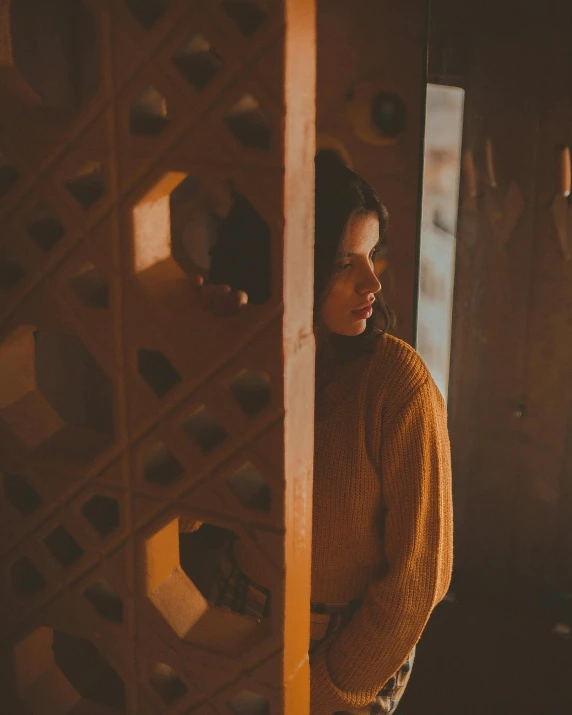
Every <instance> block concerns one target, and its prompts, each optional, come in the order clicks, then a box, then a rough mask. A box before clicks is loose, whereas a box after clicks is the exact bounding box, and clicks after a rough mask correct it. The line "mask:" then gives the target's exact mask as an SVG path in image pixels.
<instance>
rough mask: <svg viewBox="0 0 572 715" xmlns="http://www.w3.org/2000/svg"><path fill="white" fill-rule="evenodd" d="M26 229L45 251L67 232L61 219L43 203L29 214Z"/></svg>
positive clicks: (37, 244) (50, 248)
mask: <svg viewBox="0 0 572 715" xmlns="http://www.w3.org/2000/svg"><path fill="white" fill-rule="evenodd" d="M25 230H26V232H27V234H28V236H30V238H31V239H32V241H34V243H35V244H36V246H38V248H39V249H40V250H41V251H43V252H44V253H48V251H51V250H52V248H53V247H54V246H55V245H56V243H58V242H59V241H60V240H61V239H62V238H63V235H64V233H65V229H64V227H63V226H62V224H61V223H60V221H58V219H57V218H56V217H55V216H53V215H52V214H51V212H50V211H49V210H48V209H47V208H46V207H45V206H43V205H42V204H39V205H38V206H36V207H35V208H34V209H33V211H32V212H31V213H30V215H29V216H28V218H27V220H26V223H25Z"/></svg>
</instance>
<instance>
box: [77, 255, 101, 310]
mask: <svg viewBox="0 0 572 715" xmlns="http://www.w3.org/2000/svg"><path fill="white" fill-rule="evenodd" d="M70 285H71V287H72V288H73V290H74V292H75V294H76V295H77V297H78V298H79V299H80V300H81V302H82V303H83V304H84V305H85V306H86V307H88V308H95V309H97V310H106V309H107V308H109V283H108V281H107V279H106V278H105V276H104V275H103V274H102V273H101V271H100V270H99V269H98V268H96V267H95V266H94V265H93V263H85V264H84V265H83V266H81V268H79V270H78V271H77V272H76V273H75V275H73V276H72V277H71V278H70Z"/></svg>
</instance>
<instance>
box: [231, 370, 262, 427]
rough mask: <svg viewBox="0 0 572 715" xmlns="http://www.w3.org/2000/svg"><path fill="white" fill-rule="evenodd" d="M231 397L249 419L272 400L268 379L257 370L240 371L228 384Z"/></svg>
mask: <svg viewBox="0 0 572 715" xmlns="http://www.w3.org/2000/svg"><path fill="white" fill-rule="evenodd" d="M228 389H229V391H230V394H231V395H232V397H233V398H234V399H235V400H236V402H237V403H238V404H239V405H240V408H241V409H242V411H243V412H244V413H245V414H246V415H248V416H249V417H254V416H255V415H257V414H258V413H259V412H261V411H262V410H263V409H265V408H266V407H268V405H269V404H270V401H271V399H272V392H271V389H270V378H269V377H268V375H267V374H266V373H264V372H260V371H259V370H241V372H239V373H238V375H237V376H236V377H234V378H233V379H232V380H231V382H230V383H229V386H228Z"/></svg>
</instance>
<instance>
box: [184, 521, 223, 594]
mask: <svg viewBox="0 0 572 715" xmlns="http://www.w3.org/2000/svg"><path fill="white" fill-rule="evenodd" d="M194 526H195V524H192V525H191V527H194ZM185 528H186V522H185V520H184V519H183V518H181V519H179V559H180V563H181V568H182V569H183V571H184V572H185V573H186V574H187V576H188V577H189V578H190V579H191V581H192V582H193V583H194V585H195V586H196V587H197V588H198V590H199V591H200V593H201V594H202V595H203V596H204V597H205V598H206V599H207V600H209V599H210V598H211V597H212V596H213V589H214V586H215V580H216V578H217V573H218V566H219V564H220V562H221V561H222V559H223V558H224V556H225V554H226V553H227V552H228V549H229V548H230V546H231V544H232V541H233V539H234V538H235V537H234V534H233V532H232V531H230V530H229V529H223V528H222V527H219V526H214V525H213V524H206V523H205V524H201V525H200V527H199V528H198V529H195V530H193V531H186V530H185Z"/></svg>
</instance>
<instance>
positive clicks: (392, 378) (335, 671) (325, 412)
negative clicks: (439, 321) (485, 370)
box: [198, 160, 453, 715]
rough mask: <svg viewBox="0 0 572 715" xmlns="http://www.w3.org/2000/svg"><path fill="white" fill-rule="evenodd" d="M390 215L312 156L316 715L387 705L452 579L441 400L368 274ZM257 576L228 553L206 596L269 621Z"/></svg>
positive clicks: (212, 296) (234, 296) (240, 301)
mask: <svg viewBox="0 0 572 715" xmlns="http://www.w3.org/2000/svg"><path fill="white" fill-rule="evenodd" d="M386 224H387V212H386V210H385V208H384V207H383V206H382V205H381V203H380V202H379V200H378V198H377V196H376V194H375V191H374V190H373V188H372V187H371V186H370V185H369V184H367V182H365V181H364V180H363V179H361V178H360V177H359V176H357V174H355V173H354V172H352V171H350V170H349V169H347V168H346V167H344V166H342V165H340V164H336V163H333V162H331V161H320V160H317V161H316V224H315V336H316V423H315V457H314V501H313V503H314V507H313V542H312V603H311V624H312V625H311V637H312V641H311V648H310V664H311V714H312V715H332V714H333V713H347V712H349V713H356V714H357V713H359V714H361V715H365V714H368V715H369V714H370V713H371V714H373V713H392V712H394V711H395V709H396V707H397V704H398V702H399V699H400V698H401V696H402V694H403V691H404V689H405V686H406V684H407V681H408V679H409V676H410V673H411V667H412V665H413V660H414V657H415V646H416V643H417V642H418V640H419V638H420V636H421V634H422V632H423V629H424V628H425V625H426V623H427V620H428V618H429V616H430V614H431V611H432V610H433V608H434V607H435V605H436V604H437V603H439V601H441V600H442V599H443V597H444V596H445V594H446V592H447V589H448V586H449V582H450V577H451V570H452V558H453V543H452V540H453V534H452V530H453V516H452V494H451V467H450V449H449V439H448V433H447V417H446V408H445V404H444V402H443V399H442V397H441V394H440V393H439V391H438V389H437V387H436V385H435V383H434V382H433V380H432V378H431V375H430V374H429V372H428V370H427V368H426V367H425V365H424V363H423V361H422V360H421V358H420V357H419V355H418V354H417V353H416V352H415V351H414V350H413V349H412V348H411V347H410V346H409V345H407V344H406V343H404V342H402V341H401V340H399V339H397V338H395V337H392V336H390V335H389V332H388V331H389V330H390V328H391V327H392V314H391V312H390V311H389V310H388V308H387V307H386V305H385V303H384V301H383V298H382V295H381V290H380V289H381V286H380V283H379V281H378V279H377V277H376V274H375V272H374V269H373V260H374V256H375V253H376V251H377V250H378V247H379V245H380V242H381V240H382V238H383V233H384V231H385V228H386ZM198 283H199V284H200V285H202V282H201V281H198ZM233 287H234V288H236V284H235V285H234V286H233ZM200 291H201V294H202V300H203V305H204V306H205V307H206V308H210V309H212V310H213V311H214V312H215V313H217V314H227V313H229V312H231V313H232V312H233V311H236V310H239V309H240V307H241V306H243V305H245V304H246V301H247V296H246V294H245V292H244V291H240V290H231V288H230V287H229V286H228V285H218V286H215V285H211V286H204V287H202V288H201V289H200ZM258 574H259V572H258V570H257V564H256V563H254V562H251V563H249V560H248V555H245V554H242V553H241V552H240V551H238V553H236V554H235V555H234V556H232V555H231V556H230V557H229V559H228V561H226V562H225V563H224V564H223V565H222V566H221V569H220V573H219V579H218V582H217V588H216V596H215V603H216V604H217V605H218V606H221V607H226V608H231V609H233V610H235V611H237V612H240V613H246V614H248V615H251V616H254V617H257V618H263V617H265V616H267V615H268V613H269V609H270V593H269V591H268V590H267V589H266V588H265V587H264V583H263V580H262V578H260V576H259V575H258Z"/></svg>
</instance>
